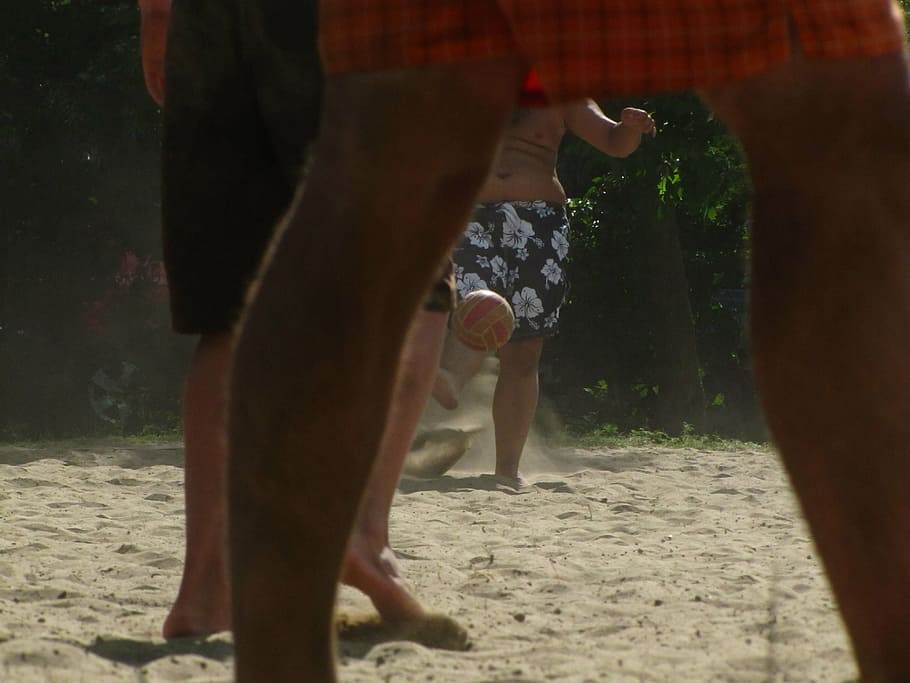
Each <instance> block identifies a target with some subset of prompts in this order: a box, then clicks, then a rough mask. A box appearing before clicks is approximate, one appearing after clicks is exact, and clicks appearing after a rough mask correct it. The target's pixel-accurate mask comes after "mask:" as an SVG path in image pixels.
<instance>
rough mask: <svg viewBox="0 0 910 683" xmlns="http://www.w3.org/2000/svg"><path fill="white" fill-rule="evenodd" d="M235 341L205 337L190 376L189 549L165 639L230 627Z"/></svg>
mask: <svg viewBox="0 0 910 683" xmlns="http://www.w3.org/2000/svg"><path fill="white" fill-rule="evenodd" d="M231 344H232V335H231V334H229V333H223V334H204V335H202V336H201V337H200V339H199V343H198V344H197V345H196V351H195V353H194V355H193V359H192V361H191V364H190V370H189V372H188V374H187V379H186V388H185V390H184V400H183V410H184V413H183V422H184V445H185V452H186V463H185V467H184V478H185V484H184V489H185V490H184V495H185V499H186V552H185V561H184V566H183V578H182V579H181V582H180V590H179V591H178V593H177V599H176V601H175V602H174V605H173V607H171V611H170V613H169V614H168V616H167V619H166V620H165V622H164V627H163V629H162V631H163V634H164V637H165V638H176V637H180V636H199V635H208V634H210V633H215V632H217V631H225V630H227V629H230V627H231V605H230V589H229V585H228V584H229V581H228V559H227V550H226V541H227V442H226V435H225V423H226V410H227V377H228V368H229V367H230V359H231Z"/></svg>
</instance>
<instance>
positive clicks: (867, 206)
mask: <svg viewBox="0 0 910 683" xmlns="http://www.w3.org/2000/svg"><path fill="white" fill-rule="evenodd" d="M790 67H791V68H788V69H782V70H779V71H776V72H773V73H771V74H769V75H767V76H765V77H762V78H760V79H757V80H755V81H752V82H749V83H744V84H741V85H739V86H736V87H732V88H727V89H724V90H722V91H720V92H716V93H711V94H710V96H709V97H708V98H707V99H708V101H709V103H710V104H711V105H712V106H713V107H714V108H715V110H716V111H717V112H718V114H719V115H720V116H721V117H722V118H724V119H725V120H726V121H727V122H728V123H729V124H730V125H731V127H732V128H733V130H734V132H736V133H737V134H738V135H739V137H740V138H741V140H742V142H743V144H744V146H745V149H746V152H747V154H748V157H749V161H750V166H751V172H752V178H753V182H754V186H755V207H754V216H755V230H754V238H753V239H754V242H753V245H754V246H753V255H754V263H753V268H754V275H753V283H754V290H753V302H752V309H753V311H752V315H753V339H754V353H755V371H756V376H757V380H758V384H759V389H760V391H761V394H762V398H763V401H764V405H765V409H766V412H767V416H768V422H769V425H770V427H771V429H772V432H773V434H774V437H775V439H776V441H777V444H778V446H779V448H780V452H781V455H782V457H783V460H784V462H785V464H786V467H787V469H788V471H789V474H790V477H791V480H792V482H793V484H794V486H795V489H796V492H797V494H798V496H799V499H800V501H801V503H802V506H803V511H804V513H805V515H806V518H807V520H808V522H809V524H810V527H811V529H812V532H813V535H814V537H815V541H816V544H817V546H818V549H819V552H820V554H821V557H822V559H823V561H824V566H825V568H826V570H827V573H828V577H829V579H830V581H831V585H832V588H833V590H834V593H835V595H836V597H837V599H838V603H839V605H840V609H841V613H842V614H843V617H844V620H845V622H846V625H847V628H848V631H849V633H850V636H851V638H852V641H853V647H854V650H855V653H856V656H857V660H858V663H859V666H860V669H861V672H862V678H863V681H865V682H866V683H877V682H888V683H892V682H895V683H896V682H898V681H907V680H910V648H908V647H907V643H910V421H908V415H910V275H908V274H910V193H908V192H907V185H906V181H907V178H908V177H910V130H908V128H907V123H906V122H907V121H908V120H910V86H908V74H907V67H906V63H905V61H904V58H903V57H902V56H892V57H886V58H879V59H868V60H857V61H855V62H839V63H834V62H829V63H818V62H801V61H797V62H796V63H794V64H791V65H790Z"/></svg>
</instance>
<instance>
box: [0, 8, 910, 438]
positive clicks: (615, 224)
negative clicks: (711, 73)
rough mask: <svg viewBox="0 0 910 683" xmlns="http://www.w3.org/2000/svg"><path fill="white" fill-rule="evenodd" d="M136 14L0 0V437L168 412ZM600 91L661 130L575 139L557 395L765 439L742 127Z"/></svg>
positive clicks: (152, 111)
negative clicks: (631, 144)
mask: <svg viewBox="0 0 910 683" xmlns="http://www.w3.org/2000/svg"><path fill="white" fill-rule="evenodd" d="M908 2H910V0H904V1H903V2H902V4H903V5H904V6H905V9H906V8H907V4H908ZM138 28H139V17H138V11H137V9H136V5H135V0H93V1H87V0H4V2H2V3H0V38H2V40H0V234H2V257H0V268H2V272H0V438H5V439H18V438H35V437H68V436H73V435H93V434H99V433H105V432H108V433H109V432H116V433H136V432H142V431H158V430H163V429H171V428H174V427H176V426H179V417H178V416H179V413H180V392H181V387H182V382H183V374H184V372H185V370H186V366H187V362H188V359H189V353H190V351H191V348H192V340H191V339H186V338H181V337H178V336H176V335H174V334H172V333H171V332H170V331H169V327H168V314H167V306H166V298H165V297H166V292H165V289H164V287H163V284H162V281H161V272H160V262H159V259H160V245H159V209H160V203H159V178H158V146H159V138H160V112H159V111H158V110H157V108H156V107H155V105H154V104H153V103H152V101H151V100H150V98H149V97H148V96H147V94H146V93H145V89H144V84H143V80H142V73H141V68H140V63H139V41H138ZM602 105H603V107H604V109H605V111H606V112H607V114H608V115H610V116H613V117H616V116H618V115H619V112H620V110H621V108H622V106H624V105H634V106H640V107H643V108H646V109H647V110H648V111H652V112H654V117H655V119H656V120H657V122H658V125H659V129H660V134H659V135H658V136H657V138H655V139H653V140H652V139H647V140H645V142H644V144H643V145H642V147H641V149H640V150H639V151H638V152H637V153H636V154H635V155H633V156H632V157H630V158H629V159H624V160H622V159H610V158H607V157H604V156H603V155H600V154H598V153H597V152H595V151H593V150H592V149H591V148H589V147H588V146H587V145H585V144H584V143H583V142H580V141H578V140H577V139H574V138H572V137H571V136H567V138H566V140H565V143H564V146H563V149H562V151H561V154H560V166H559V173H560V177H561V178H562V179H563V181H564V183H565V185H566V189H567V191H568V193H569V195H570V196H571V197H572V198H573V199H572V200H571V203H570V217H571V220H572V230H573V250H572V252H571V258H572V267H571V270H570V276H571V280H572V289H571V292H570V296H569V301H568V303H567V305H566V307H565V308H564V310H563V325H562V334H561V335H560V336H559V337H558V338H556V339H555V340H553V341H552V342H551V343H550V344H549V346H548V348H547V350H546V353H545V358H544V361H543V367H542V382H543V389H544V392H545V394H546V396H547V399H548V403H549V405H550V406H552V407H553V408H555V410H556V413H557V414H559V415H560V416H561V417H562V419H563V420H564V422H565V423H566V424H568V425H569V426H570V427H572V428H574V429H577V430H582V431H596V430H605V431H611V430H615V429H620V430H626V429H632V428H644V429H656V430H662V431H666V432H668V433H685V432H691V431H695V432H706V433H714V434H722V435H725V436H733V437H739V438H746V439H761V438H763V437H764V430H763V425H762V420H761V416H760V410H759V407H758V405H757V402H756V398H755V393H754V387H753V384H752V377H751V373H750V369H749V362H750V361H749V346H748V339H747V333H746V325H747V311H746V307H747V298H746V288H747V285H748V271H747V267H746V264H747V261H748V255H749V221H748V210H749V188H748V183H747V181H746V174H745V170H744V167H743V162H742V159H741V157H740V155H739V152H738V149H737V147H736V145H735V144H734V142H733V141H732V140H731V139H730V138H729V137H728V136H727V135H726V133H725V132H724V130H723V128H722V127H721V126H720V125H719V124H718V123H717V122H716V121H714V120H713V119H712V118H711V116H710V115H709V113H708V112H706V111H705V110H704V109H703V108H702V107H701V105H700V104H699V102H698V100H697V99H696V98H695V97H693V96H690V95H680V96H662V97H654V98H639V99H636V100H634V101H628V102H620V101H604V102H602Z"/></svg>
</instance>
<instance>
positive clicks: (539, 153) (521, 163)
mask: <svg viewBox="0 0 910 683" xmlns="http://www.w3.org/2000/svg"><path fill="white" fill-rule="evenodd" d="M565 132H566V123H565V117H564V114H563V109H562V108H553V109H518V110H516V111H515V115H514V116H513V118H512V125H511V126H510V127H509V129H508V132H507V133H506V135H505V137H504V138H503V140H502V142H501V143H500V147H499V152H498V153H497V155H496V161H495V162H494V164H493V168H492V170H491V171H490V175H489V176H487V180H486V182H485V183H484V186H483V189H482V190H481V191H480V195H479V196H478V202H481V203H483V202H493V201H504V200H509V199H514V200H525V201H536V200H544V201H551V202H559V203H562V202H565V200H566V194H565V191H564V190H563V189H562V184H561V183H560V182H559V178H557V177H556V155H557V152H558V151H559V143H560V142H561V141H562V137H563V135H564V134H565Z"/></svg>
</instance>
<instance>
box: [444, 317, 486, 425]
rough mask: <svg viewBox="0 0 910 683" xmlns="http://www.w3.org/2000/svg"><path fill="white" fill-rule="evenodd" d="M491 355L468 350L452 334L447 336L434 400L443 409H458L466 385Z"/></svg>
mask: <svg viewBox="0 0 910 683" xmlns="http://www.w3.org/2000/svg"><path fill="white" fill-rule="evenodd" d="M488 355H490V354H488V353H486V352H485V351H475V350H474V349H471V348H468V347H467V346H465V345H464V344H462V343H461V342H460V341H458V338H457V337H456V336H455V335H454V334H452V333H451V332H450V333H449V334H447V335H446V339H445V346H443V349H442V360H441V361H440V363H439V370H438V371H437V373H436V380H435V382H434V384H433V398H435V399H436V400H437V401H438V402H439V404H440V405H441V406H442V407H443V408H448V409H449V410H454V409H455V408H457V407H458V396H459V394H461V390H462V389H464V385H465V384H467V383H468V381H469V380H470V379H471V378H472V377H473V376H474V375H476V374H477V373H478V372H479V371H480V368H481V367H482V366H483V362H484V360H486V357H487V356H488Z"/></svg>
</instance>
